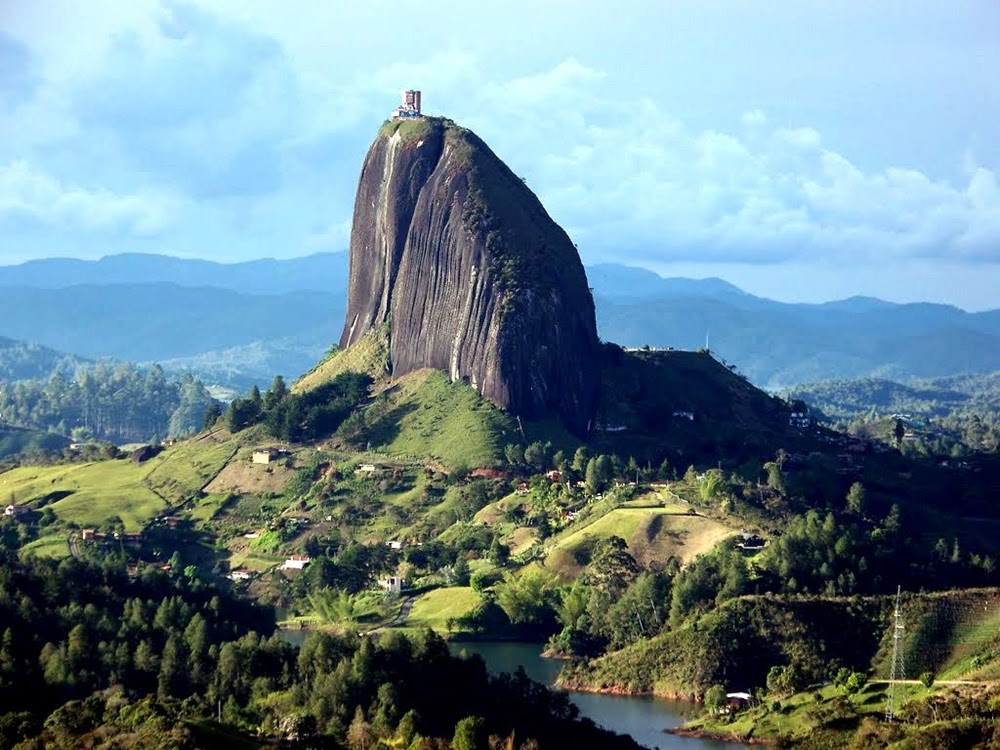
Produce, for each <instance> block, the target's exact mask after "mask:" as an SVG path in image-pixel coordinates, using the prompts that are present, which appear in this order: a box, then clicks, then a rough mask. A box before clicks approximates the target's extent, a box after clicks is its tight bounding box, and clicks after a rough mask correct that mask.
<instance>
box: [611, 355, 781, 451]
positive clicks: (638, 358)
mask: <svg viewBox="0 0 1000 750" xmlns="http://www.w3.org/2000/svg"><path fill="white" fill-rule="evenodd" d="M597 422H598V425H597V427H596V429H595V431H594V433H593V441H594V444H595V446H596V447H599V448H600V449H602V450H607V451H608V452H617V453H619V454H620V455H633V456H636V457H637V458H640V459H641V460H657V461H658V457H662V456H663V455H664V453H676V452H677V451H681V452H683V453H685V454H687V455H688V456H690V457H691V460H692V461H694V460H697V459H699V458H700V457H705V456H709V455H715V456H719V455H724V456H726V457H727V458H729V459H740V458H742V457H746V456H755V457H757V456H759V455H762V454H766V453H768V452H769V451H770V452H773V446H774V445H775V443H776V441H777V440H778V439H779V438H780V439H781V440H783V441H784V442H786V443H789V444H790V443H791V442H794V441H795V440H796V438H795V436H794V435H789V430H788V410H787V407H786V406H785V405H784V402H782V401H780V400H778V399H775V398H772V397H771V396H768V395H767V394H766V393H764V392H763V391H760V390H758V389H757V388H755V387H754V386H753V385H751V384H750V382H749V381H747V380H746V379H745V378H743V377H741V376H740V375H738V374H736V373H735V372H734V371H733V370H731V369H730V368H729V367H727V366H725V365H723V364H722V363H720V362H718V361H717V360H715V359H714V358H713V357H712V356H711V355H710V354H709V353H707V352H690V351H664V350H661V351H642V350H639V351H624V350H621V349H619V348H617V347H615V346H613V345H609V346H607V347H606V348H605V353H604V363H603V368H602V395H601V403H600V407H599V410H598V414H597Z"/></svg>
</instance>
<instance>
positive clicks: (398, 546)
mask: <svg viewBox="0 0 1000 750" xmlns="http://www.w3.org/2000/svg"><path fill="white" fill-rule="evenodd" d="M385 546H386V547H388V548H389V549H392V550H401V549H403V543H402V542H400V541H396V540H393V541H391V542H386V543H385Z"/></svg>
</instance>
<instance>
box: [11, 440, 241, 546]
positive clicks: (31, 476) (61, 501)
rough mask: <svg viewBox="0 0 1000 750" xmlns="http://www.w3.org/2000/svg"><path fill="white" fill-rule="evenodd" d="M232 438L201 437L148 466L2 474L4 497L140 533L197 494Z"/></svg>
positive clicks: (69, 518) (68, 518)
mask: <svg viewBox="0 0 1000 750" xmlns="http://www.w3.org/2000/svg"><path fill="white" fill-rule="evenodd" d="M236 444H238V442H234V441H233V440H232V438H229V437H228V436H225V437H222V436H218V437H216V438H213V437H211V436H203V437H202V438H200V439H195V440H191V441H187V442H183V443H180V444H178V445H176V446H174V447H172V448H168V449H166V450H164V451H163V452H161V453H160V454H159V455H157V456H155V457H154V458H152V459H150V460H148V461H146V462H145V463H135V462H134V461H132V460H130V459H127V458H121V459H116V460H107V461H96V462H86V463H69V464H58V465H54V466H21V467H18V468H15V469H11V470H10V471H6V472H4V473H2V474H0V496H2V497H4V498H6V499H7V500H8V501H9V502H14V503H15V504H18V505H29V506H30V507H32V508H33V509H35V510H41V509H42V508H51V509H52V511H53V512H54V513H55V515H56V517H57V518H58V519H59V520H60V521H62V522H63V523H71V524H76V525H77V526H79V527H81V528H86V527H95V526H100V525H101V524H103V523H105V522H107V521H109V520H111V519H112V518H114V517H116V516H117V517H119V518H121V520H122V523H123V524H124V525H125V530H126V531H138V530H140V529H141V528H142V527H143V526H144V525H145V524H146V523H148V522H149V521H150V520H152V519H153V518H155V517H156V516H158V515H160V514H162V513H163V512H164V511H166V510H168V509H170V508H173V507H175V506H178V505H180V504H182V503H184V502H185V501H187V500H188V499H190V498H191V497H192V496H194V495H195V494H197V493H198V492H199V491H200V490H201V488H202V487H203V486H204V485H205V484H207V483H208V482H209V481H210V480H211V479H212V478H213V477H214V476H215V475H216V474H217V473H218V472H219V471H220V470H221V469H222V467H223V466H224V465H225V464H226V462H227V461H228V460H229V458H230V457H231V456H232V455H233V452H234V450H235V445H236Z"/></svg>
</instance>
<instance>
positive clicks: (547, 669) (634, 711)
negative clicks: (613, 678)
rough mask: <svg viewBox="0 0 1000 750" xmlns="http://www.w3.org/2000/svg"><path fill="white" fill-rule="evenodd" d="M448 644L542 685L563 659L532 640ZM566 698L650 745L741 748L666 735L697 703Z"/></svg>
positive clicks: (678, 749) (663, 749)
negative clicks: (521, 669) (543, 651)
mask: <svg viewBox="0 0 1000 750" xmlns="http://www.w3.org/2000/svg"><path fill="white" fill-rule="evenodd" d="M449 645H450V648H451V649H452V651H453V652H454V653H461V652H462V651H463V650H464V651H466V652H467V653H470V654H479V655H480V656H481V657H482V658H483V661H485V662H486V666H487V668H488V669H489V670H490V671H491V672H493V673H500V672H513V671H514V670H516V669H517V668H518V666H521V667H524V671H525V672H526V673H527V675H528V677H530V678H531V679H533V680H535V681H537V682H541V683H543V684H545V685H552V684H553V682H555V678H556V675H558V674H559V670H560V669H561V668H562V663H561V662H559V661H557V660H555V659H543V658H542V657H541V647H540V646H539V645H538V644H536V643H514V642H503V641H498V642H475V643H451V644H449ZM570 696H571V699H572V701H573V703H575V704H576V705H577V707H578V708H579V709H580V713H581V714H582V715H584V716H587V717H589V718H591V719H592V720H593V721H594V722H595V723H597V724H599V725H601V726H602V727H604V728H605V729H610V730H611V731H613V732H618V733H620V734H628V735H631V736H632V738H633V739H635V741H636V742H638V743H639V744H641V745H645V746H646V747H649V748H659V749H660V750H707V749H708V748H711V749H712V750H719V749H720V748H742V747H744V746H743V745H739V744H734V743H727V742H717V741H715V740H706V739H701V738H695V737H679V736H676V735H671V734H665V733H664V731H663V730H664V729H667V728H672V727H678V726H681V725H682V724H684V723H685V722H686V721H687V718H688V715H690V714H692V713H694V712H697V711H698V710H699V708H698V706H695V705H694V704H691V703H686V702H684V701H669V700H664V699H662V698H651V697H648V696H629V695H605V694H601V693H577V692H573V693H571V694H570Z"/></svg>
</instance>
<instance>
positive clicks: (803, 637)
mask: <svg viewBox="0 0 1000 750" xmlns="http://www.w3.org/2000/svg"><path fill="white" fill-rule="evenodd" d="M894 604H895V597H893V596H881V597H846V598H845V597H841V598H821V597H776V596H765V597H758V596H747V597H742V598H740V599H735V600H731V601H728V602H725V603H724V604H722V605H721V606H719V607H718V608H716V609H714V610H712V611H711V612H708V613H706V614H704V615H702V616H700V617H698V618H696V619H694V620H692V621H690V622H689V623H687V624H686V625H685V626H684V627H681V628H677V629H674V630H672V631H670V632H666V633H663V634H661V635H658V636H656V637H654V638H652V639H649V640H646V641H640V642H638V643H636V644H634V645H632V646H629V647H627V648H625V649H622V650H621V651H618V652H614V653H611V654H608V655H607V656H604V657H602V658H600V659H597V660H595V661H593V662H591V663H589V664H587V665H584V666H581V667H578V668H575V669H570V670H569V671H568V672H567V674H566V675H565V676H564V678H563V681H564V682H565V684H567V685H570V686H577V687H590V688H594V687H598V688H604V689H619V690H627V691H629V692H638V693H659V694H665V695H673V694H687V693H694V694H697V693H699V692H702V691H704V690H705V689H707V688H708V687H709V686H710V685H713V684H722V685H723V686H724V687H726V688H727V689H729V690H730V691H736V690H740V691H742V690H746V691H749V692H752V693H754V694H759V693H761V692H763V690H764V687H765V685H766V682H767V673H768V670H769V669H770V668H771V667H773V666H786V665H789V664H794V665H796V668H797V669H799V670H802V672H803V674H804V677H805V679H806V681H807V682H810V683H811V682H818V683H822V682H828V681H830V680H831V679H832V678H833V675H834V673H835V672H836V671H837V669H839V668H840V667H848V668H850V669H854V670H858V671H862V672H864V673H866V674H868V675H869V678H870V679H871V680H879V679H881V680H884V679H887V678H888V676H889V673H890V667H891V647H892V641H891V632H892V631H891V622H892V618H891V615H892V610H893V607H894ZM903 624H904V627H905V631H904V633H905V635H904V639H903V642H902V647H903V649H902V650H903V654H902V660H903V664H904V665H905V676H906V677H907V678H909V679H913V680H915V679H916V678H917V677H919V676H920V675H921V674H923V673H924V672H931V673H932V674H934V675H935V677H936V679H938V680H944V681H948V680H986V681H993V680H997V679H998V678H1000V630H998V625H1000V590H997V589H975V590H960V591H949V592H938V593H931V594H915V595H909V596H908V597H907V598H906V600H905V604H904V607H903Z"/></svg>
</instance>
